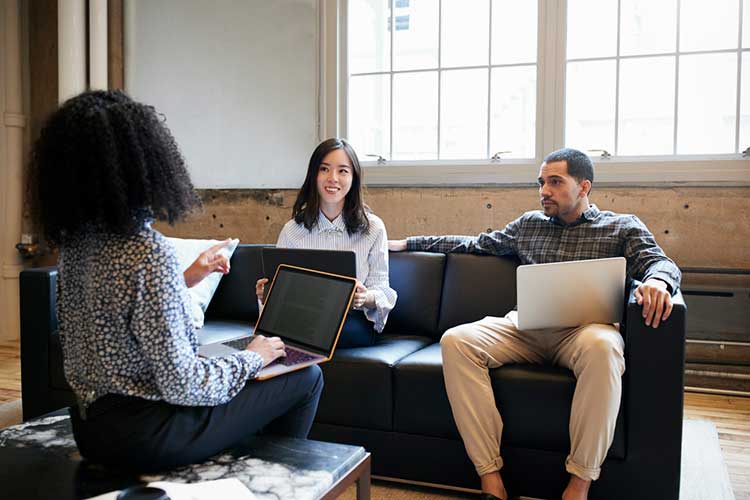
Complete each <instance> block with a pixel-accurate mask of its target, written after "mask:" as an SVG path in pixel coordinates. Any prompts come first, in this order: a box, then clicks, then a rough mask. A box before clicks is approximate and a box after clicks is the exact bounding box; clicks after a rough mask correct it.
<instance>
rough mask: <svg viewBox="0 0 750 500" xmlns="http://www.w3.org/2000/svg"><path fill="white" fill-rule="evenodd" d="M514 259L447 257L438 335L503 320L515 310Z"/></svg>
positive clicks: (516, 263)
mask: <svg viewBox="0 0 750 500" xmlns="http://www.w3.org/2000/svg"><path fill="white" fill-rule="evenodd" d="M518 264H519V262H518V261H517V260H516V259H514V258H506V257H495V256H491V255H487V256H484V255H470V254H460V253H452V254H447V255H446V262H445V278H444V280H443V294H442V297H441V306H440V320H439V321H438V331H439V334H440V335H442V334H443V332H445V330H447V329H448V328H451V327H454V326H456V325H460V324H463V323H470V322H472V321H477V320H480V319H482V318H484V317H485V316H505V314H507V313H508V311H510V310H512V309H513V308H514V307H515V306H516V267H517V266H518Z"/></svg>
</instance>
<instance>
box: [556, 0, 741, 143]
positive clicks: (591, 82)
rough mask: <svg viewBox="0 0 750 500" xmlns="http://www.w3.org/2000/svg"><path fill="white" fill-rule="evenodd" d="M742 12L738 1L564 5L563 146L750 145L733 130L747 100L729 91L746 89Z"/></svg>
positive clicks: (606, 0) (602, 0) (572, 0)
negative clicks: (565, 22) (565, 33)
mask: <svg viewBox="0 0 750 500" xmlns="http://www.w3.org/2000/svg"><path fill="white" fill-rule="evenodd" d="M745 4H746V5H750V4H748V2H747V0H745ZM742 7H744V6H741V4H740V0H710V1H708V0H681V1H677V0H568V16H567V28H568V29H567V67H566V75H567V77H566V89H567V92H566V96H565V97H566V99H565V102H566V106H565V109H566V114H565V137H566V141H565V142H566V143H567V144H568V145H570V146H574V147H578V148H580V149H584V150H586V149H589V150H591V149H599V150H605V151H607V153H610V154H613V155H620V156H627V155H693V154H731V153H738V152H740V151H742V149H744V148H742V149H741V146H742V144H743V142H744V143H745V144H744V147H748V146H750V144H747V142H748V136H747V133H746V132H745V133H743V134H740V133H739V131H740V130H743V131H746V130H747V129H748V119H749V118H750V117H749V116H748V114H747V109H746V108H747V105H746V106H745V109H744V115H743V113H742V112H741V111H740V110H741V100H742V99H744V100H747V99H748V98H749V97H750V95H747V94H748V92H747V90H746V91H745V92H744V94H745V95H743V92H742V91H738V89H740V87H739V84H740V82H741V81H744V82H745V83H744V86H745V89H747V79H742V78H741V76H742V71H743V70H742V67H743V66H744V65H743V64H742V59H743V58H745V59H746V58H747V52H745V53H743V51H742V49H743V40H744V46H745V47H747V42H748V38H750V37H748V36H747V35H745V36H744V37H740V29H741V25H740V19H741V16H740V12H741V11H740V9H741V8H742ZM742 10H746V9H744V8H743V9H742ZM745 16H746V17H747V13H745ZM743 24H744V23H743ZM743 28H744V31H747V30H748V29H750V26H743ZM746 71H747V69H745V72H746Z"/></svg>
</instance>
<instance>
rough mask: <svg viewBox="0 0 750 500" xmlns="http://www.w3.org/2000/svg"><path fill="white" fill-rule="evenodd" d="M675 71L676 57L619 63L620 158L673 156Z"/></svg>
mask: <svg viewBox="0 0 750 500" xmlns="http://www.w3.org/2000/svg"><path fill="white" fill-rule="evenodd" d="M674 67H675V58H674V57H649V58H644V59H641V58H638V59H623V60H622V61H621V62H620V112H619V121H620V123H619V128H618V139H619V140H618V145H617V154H620V155H667V154H668V155H671V154H672V153H673V151H674V148H673V143H674Z"/></svg>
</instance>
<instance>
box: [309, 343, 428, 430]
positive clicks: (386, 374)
mask: <svg viewBox="0 0 750 500" xmlns="http://www.w3.org/2000/svg"><path fill="white" fill-rule="evenodd" d="M432 342H433V341H432V340H431V339H429V338H426V337H419V336H394V335H383V336H381V337H380V338H379V339H378V341H377V342H376V344H375V345H373V346H370V347H356V348H351V349H337V350H336V354H334V356H333V359H332V360H331V361H329V362H327V363H323V364H322V365H320V367H321V368H322V369H323V379H324V381H325V386H324V387H323V394H322V396H321V398H320V404H319V405H318V413H317V415H316V418H315V421H316V422H319V423H324V424H334V425H345V426H349V427H366V428H369V429H379V430H391V429H392V428H393V373H392V367H393V365H395V364H396V363H397V362H398V361H399V360H400V359H402V358H404V357H406V356H408V355H409V354H411V353H413V352H415V351H417V350H419V349H421V348H423V347H425V346H426V345H429V344H431V343H432Z"/></svg>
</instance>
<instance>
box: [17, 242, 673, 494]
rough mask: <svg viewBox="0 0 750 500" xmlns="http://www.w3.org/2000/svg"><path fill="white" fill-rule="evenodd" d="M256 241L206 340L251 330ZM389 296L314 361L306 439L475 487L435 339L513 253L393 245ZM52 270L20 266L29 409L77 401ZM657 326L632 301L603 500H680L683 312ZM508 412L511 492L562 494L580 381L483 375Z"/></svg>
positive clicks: (403, 474) (501, 290) (510, 272)
mask: <svg viewBox="0 0 750 500" xmlns="http://www.w3.org/2000/svg"><path fill="white" fill-rule="evenodd" d="M259 248H260V246H254V245H241V246H240V247H239V248H238V250H237V251H236V252H235V254H234V256H233V257H232V272H231V274H230V275H228V276H225V277H224V278H223V279H222V281H221V284H220V286H219V288H218V290H217V292H216V295H215V296H214V298H213V300H212V302H211V305H210V306H209V309H208V311H207V312H206V318H207V319H206V325H205V327H204V328H203V330H202V331H201V332H200V339H201V342H202V343H205V342H211V341H216V340H221V339H227V338H231V337H235V336H237V335H238V334H239V333H241V332H243V331H250V330H251V329H252V327H251V324H252V323H253V321H254V319H255V318H256V317H257V312H258V311H257V305H256V303H255V299H254V293H253V283H254V282H255V280H256V278H257V277H258V276H260V274H261V267H260V250H259ZM390 259H391V260H390V277H391V285H392V286H393V288H395V289H396V290H397V291H398V294H399V298H398V304H397V306H396V308H395V309H394V310H393V311H392V313H391V316H390V318H389V320H388V324H387V327H386V331H385V332H384V334H383V335H382V337H381V339H380V340H379V341H378V342H377V343H376V345H374V346H372V347H366V348H356V349H341V350H338V351H337V354H336V356H335V359H334V360H333V361H331V362H329V363H327V364H324V365H322V367H323V371H324V374H325V384H326V385H325V389H324V391H323V396H322V399H321V401H320V407H319V410H318V414H317V417H316V422H315V424H314V427H313V430H312V434H311V438H313V439H320V440H325V441H336V442H342V443H353V444H360V445H363V446H365V448H367V449H368V450H369V451H370V452H371V453H372V456H373V474H375V475H377V476H385V477H389V478H397V479H402V480H410V481H419V482H425V483H432V484H441V485H450V486H458V487H468V488H477V487H478V479H477V476H476V474H475V472H474V468H473V466H472V465H471V463H470V462H469V460H468V458H467V457H466V453H465V450H464V447H463V444H462V442H461V440H460V438H459V435H458V432H457V430H456V427H455V423H454V421H453V417H452V414H451V410H450V406H449V403H448V399H447V396H446V393H445V387H444V383H443V376H442V363H441V355H440V345H439V340H440V335H441V334H442V332H444V331H445V330H446V329H448V328H450V327H452V326H454V325H458V324H461V323H465V322H469V321H473V320H476V319H479V318H482V317H484V316H485V315H503V314H505V313H506V312H507V311H508V310H510V309H511V308H512V307H513V306H514V304H515V267H516V265H517V262H515V261H513V260H510V259H505V258H497V257H480V256H475V255H463V254H449V255H443V254H429V253H420V252H405V253H392V254H391V256H390ZM55 280H56V270H55V268H41V269H32V270H27V271H24V272H22V273H21V316H22V317H21V357H22V391H23V412H24V418H25V419H29V418H32V417H35V416H37V415H40V414H44V413H46V412H49V411H52V410H55V409H58V408H61V407H64V406H68V405H71V404H73V402H74V400H73V397H72V393H71V392H70V389H69V387H68V385H67V384H66V382H65V379H64V376H63V372H62V358H61V353H60V345H59V339H58V336H57V331H56V330H57V322H56V318H55V310H54V306H55ZM674 302H675V307H674V311H673V313H672V316H671V317H670V319H669V320H668V321H667V322H666V323H664V324H663V325H662V326H661V327H660V328H659V329H658V330H653V329H651V328H647V327H646V326H645V325H644V324H643V320H642V318H641V315H640V307H638V306H637V305H636V304H635V303H634V300H633V298H632V295H631V297H630V298H629V299H628V300H627V305H626V310H625V311H626V312H625V315H624V318H623V324H622V329H621V331H622V335H623V337H624V338H625V345H626V347H625V355H626V363H627V365H626V366H627V368H626V371H625V374H624V376H623V398H622V405H621V408H620V414H619V417H618V421H617V428H616V433H615V439H614V443H613V445H612V447H611V449H610V450H609V454H608V458H607V460H606V462H605V464H604V466H603V471H602V476H601V478H600V479H599V480H598V481H596V482H595V483H594V484H593V486H592V489H591V498H599V499H639V500H641V499H659V500H667V499H675V500H676V499H677V498H678V496H679V483H680V451H681V436H682V408H683V369H684V344H685V330H686V328H685V315H686V309H685V305H684V302H683V300H682V297H681V295H680V294H679V293H678V294H677V295H676V296H675V297H674ZM491 378H492V384H493V388H494V392H495V398H496V401H497V404H498V405H499V406H501V407H502V409H503V419H504V422H505V429H504V435H503V450H502V453H503V457H504V459H505V468H504V469H503V474H504V477H505V479H506V482H507V484H508V486H509V488H510V489H511V491H513V492H515V493H516V494H522V495H526V496H534V497H540V498H559V496H560V493H561V491H562V489H563V488H564V485H565V483H566V481H567V474H566V473H565V470H564V466H563V463H564V459H565V457H566V455H567V452H568V448H569V437H568V420H569V416H570V404H571V400H572V396H573V391H574V389H575V384H576V381H575V378H574V377H573V375H572V373H571V372H570V371H568V370H566V369H562V368H559V367H554V366H537V365H509V366H505V367H502V368H499V369H496V370H492V371H491Z"/></svg>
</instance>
